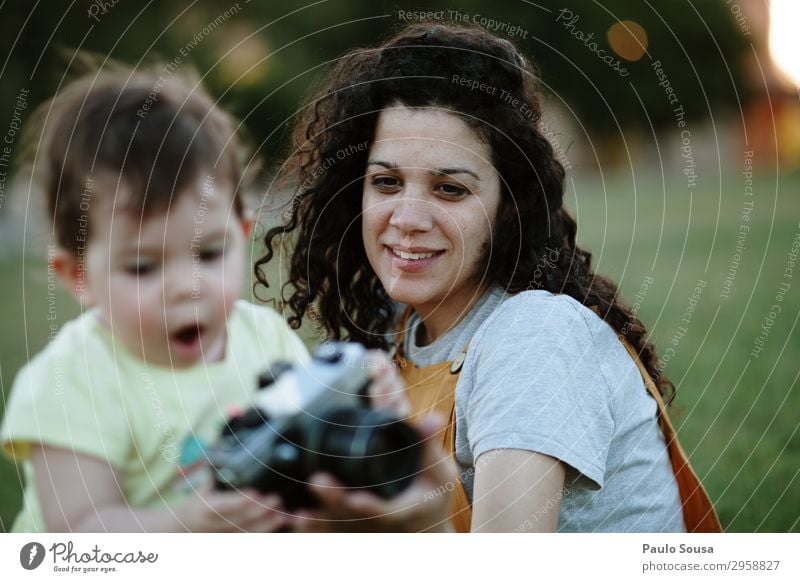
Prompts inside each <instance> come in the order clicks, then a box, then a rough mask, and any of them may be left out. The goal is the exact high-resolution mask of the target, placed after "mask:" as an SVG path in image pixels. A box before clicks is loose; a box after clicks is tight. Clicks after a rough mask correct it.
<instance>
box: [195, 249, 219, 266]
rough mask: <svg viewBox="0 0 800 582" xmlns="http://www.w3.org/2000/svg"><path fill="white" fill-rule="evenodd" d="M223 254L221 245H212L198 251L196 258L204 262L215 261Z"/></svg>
mask: <svg viewBox="0 0 800 582" xmlns="http://www.w3.org/2000/svg"><path fill="white" fill-rule="evenodd" d="M222 255H223V249H222V247H214V248H211V249H204V250H202V251H200V254H199V255H198V258H199V259H200V260H201V261H203V262H204V263H208V262H211V261H215V260H217V259H218V258H220V257H221V256H222Z"/></svg>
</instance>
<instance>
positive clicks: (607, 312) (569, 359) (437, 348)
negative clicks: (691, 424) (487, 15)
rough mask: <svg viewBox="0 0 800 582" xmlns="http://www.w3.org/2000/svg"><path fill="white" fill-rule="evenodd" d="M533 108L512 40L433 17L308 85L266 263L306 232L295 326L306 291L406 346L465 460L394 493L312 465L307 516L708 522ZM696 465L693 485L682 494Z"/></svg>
mask: <svg viewBox="0 0 800 582" xmlns="http://www.w3.org/2000/svg"><path fill="white" fill-rule="evenodd" d="M540 119H541V103H540V97H539V90H538V88H537V86H536V83H535V73H534V70H533V68H532V67H531V65H530V64H529V63H528V62H527V61H526V59H525V58H524V57H523V56H522V55H521V54H520V53H519V52H518V51H517V50H516V49H515V48H514V46H513V45H512V44H511V43H510V42H508V41H507V40H501V39H499V38H497V37H495V36H493V35H491V34H490V33H488V32H486V31H484V30H482V29H479V28H465V27H461V26H449V25H442V24H416V25H413V26H410V27H408V28H406V29H404V30H403V31H401V32H400V33H399V34H397V35H396V36H395V37H394V38H392V39H390V40H389V41H387V42H386V43H385V44H383V45H382V46H380V47H379V48H377V49H364V50H357V51H354V52H352V53H350V54H348V55H347V56H345V57H344V58H343V59H342V60H341V61H340V62H339V64H338V65H337V67H336V68H335V70H334V71H333V73H332V75H331V77H330V80H329V81H328V84H327V86H326V87H325V88H324V90H323V91H322V93H321V94H320V96H319V97H318V98H317V99H316V100H314V101H313V102H312V103H311V104H310V106H309V108H308V114H307V115H306V117H305V119H304V120H303V121H302V122H301V123H300V125H299V127H298V133H297V150H296V152H295V153H294V155H293V156H291V158H290V165H289V168H290V171H297V172H298V174H299V178H300V186H299V188H298V190H297V194H296V198H295V200H294V201H293V203H292V207H291V208H292V210H291V215H290V218H289V220H288V221H287V223H286V224H285V225H283V226H281V227H278V228H275V229H272V230H271V231H270V232H268V233H267V235H266V245H267V252H266V255H265V256H264V257H263V258H262V259H261V260H260V261H259V262H258V264H257V265H256V270H257V273H258V276H259V279H260V281H261V282H262V283H264V284H266V279H265V278H264V275H263V273H262V272H261V270H260V266H261V265H263V264H265V263H266V262H268V261H270V260H271V259H272V258H273V256H274V254H275V252H276V251H277V249H278V247H279V245H280V243H281V241H283V240H284V235H286V234H288V233H292V234H294V235H295V236H296V243H295V245H296V246H295V248H294V252H293V255H292V257H291V269H290V277H289V281H288V285H289V287H290V288H291V292H290V295H289V297H288V305H289V307H290V308H291V310H292V312H293V317H292V318H291V319H290V323H292V324H293V325H299V323H300V320H301V318H302V317H303V316H304V314H306V312H307V310H308V309H309V308H311V307H312V306H313V307H314V309H315V310H316V312H317V314H318V317H319V319H320V320H321V321H322V322H323V323H324V325H325V326H326V328H327V330H328V332H329V333H330V334H331V336H333V337H337V338H338V337H347V338H349V339H351V340H354V341H358V342H361V343H364V344H366V345H368V346H371V347H377V348H383V349H392V348H394V349H395V351H396V354H397V355H396V361H397V362H398V363H399V364H400V366H401V368H402V372H403V376H404V377H405V379H406V382H407V383H408V388H407V395H408V398H409V400H410V402H411V405H412V408H413V410H414V414H415V415H423V414H424V413H426V412H429V411H432V410H437V411H439V412H441V413H443V414H444V416H445V417H446V418H449V420H450V422H449V423H448V425H447V426H446V427H445V428H444V429H443V430H441V431H440V433H439V436H440V439H441V442H442V444H443V445H444V448H445V449H449V450H450V451H451V452H452V453H453V454H454V455H455V459H456V461H457V463H458V466H459V469H460V476H459V479H457V480H456V481H455V482H450V481H446V477H445V476H444V473H442V472H441V471H440V472H439V473H436V472H435V471H433V470H429V471H426V472H424V473H423V475H422V476H421V477H420V479H419V480H418V481H419V482H420V483H422V484H424V485H425V487H427V489H425V488H422V487H417V488H412V491H411V492H409V493H408V494H406V495H405V496H404V497H403V498H402V499H401V500H400V501H398V500H390V501H381V500H378V499H377V498H374V497H371V496H369V495H367V494H364V493H363V492H362V493H346V492H343V491H342V490H340V489H337V488H336V486H335V485H336V484H335V483H333V482H332V481H331V480H330V478H328V477H326V476H320V478H319V479H317V480H316V481H315V483H316V488H317V492H318V494H319V495H320V497H321V498H322V499H323V501H324V503H325V507H326V510H327V513H321V514H316V515H314V514H312V515H304V516H302V517H306V518H315V519H318V520H319V519H320V518H335V519H349V520H352V519H356V520H365V521H359V522H357V523H359V524H360V525H361V526H364V527H366V524H369V525H370V526H373V525H375V524H376V523H377V524H379V525H378V526H379V527H385V528H388V529H406V530H408V529H411V530H415V529H416V530H419V529H428V530H432V529H448V528H454V529H456V530H458V531H467V530H472V531H583V532H586V531H659V532H662V531H663V532H674V531H685V530H686V529H689V530H695V529H698V526H697V525H696V524H695V518H691V519H689V520H686V521H685V517H686V515H685V514H686V511H685V507H684V510H682V503H683V504H685V503H687V502H689V503H695V502H697V501H698V497H699V498H700V499H699V501H700V509H699V511H700V513H701V514H702V518H703V519H705V522H703V523H706V525H708V524H711V525H708V528H710V529H714V523H716V518H715V515H714V513H713V508H712V507H711V506H710V503H708V499H707V497H706V496H705V492H704V491H703V490H702V487H701V486H700V485H699V483H698V482H697V481H696V479H695V478H694V474H693V473H692V472H691V469H690V468H689V467H688V465H686V464H684V463H683V461H685V459H682V458H681V455H680V451H679V450H678V449H675V447H673V449H674V451H668V446H667V443H668V442H671V441H672V437H673V436H674V435H673V434H671V433H669V432H668V431H669V427H667V426H666V425H667V424H668V422H666V423H665V422H664V420H665V417H663V416H662V420H661V424H662V425H664V427H665V430H663V431H662V429H661V427H660V423H659V415H658V414H657V410H658V405H657V400H658V401H660V400H661V398H662V397H670V396H671V393H672V385H671V384H670V383H669V381H668V380H667V379H666V378H665V377H663V375H661V373H660V369H659V366H658V360H657V356H656V354H655V351H654V348H653V346H652V345H651V344H649V343H648V342H647V339H646V330H645V328H644V326H643V325H642V323H641V322H640V321H639V320H638V319H637V318H636V316H635V314H634V313H633V312H632V311H631V310H630V309H629V308H627V307H626V306H625V305H623V304H622V303H621V301H620V300H619V298H618V291H617V287H616V286H615V285H614V284H613V283H612V282H611V281H609V280H608V279H605V278H603V277H600V276H598V275H596V274H595V273H594V272H593V271H592V269H591V265H590V258H591V256H590V254H589V253H588V252H587V251H585V250H583V249H581V248H579V247H578V246H576V243H575V234H576V228H577V225H576V222H575V220H574V219H573V218H572V217H571V216H570V215H569V213H568V212H567V210H566V209H565V208H564V207H563V200H562V199H563V191H564V169H563V167H562V165H561V163H559V161H558V160H557V159H556V156H555V154H554V152H553V148H552V147H551V144H550V143H549V142H548V141H547V139H546V138H545V137H544V135H543V133H542V128H541V121H540ZM406 306H407V308H406ZM626 346H627V347H626ZM628 348H629V349H628ZM647 384H649V385H650V387H651V389H650V391H648V388H647V387H646V385H647ZM665 435H666V436H665ZM675 444H676V443H675ZM671 453H673V454H671ZM671 458H672V462H671ZM676 474H677V475H678V478H677V479H676ZM686 478H690V480H693V481H692V482H693V483H694V484H696V486H695V485H691V487H690V489H692V488H693V490H694V493H695V495H694V496H693V498H692V497H691V496H688V495H684V494H683V490H681V491H679V482H683V481H685V480H686ZM684 489H685V488H684ZM451 491H454V495H455V504H454V508H453V509H452V513H451V514H450V519H449V521H446V520H444V519H443V518H442V515H447V511H446V510H445V511H442V508H443V507H445V509H449V496H448V495H447V493H449V492H451ZM682 495H683V497H684V498H683V499H682ZM701 521H702V520H701ZM302 523H305V524H309V523H316V524H318V525H319V524H320V523H322V522H321V521H313V520H311V521H305V522H302ZM328 525H329V524H328ZM717 525H718V524H717ZM699 529H703V527H700V528H699Z"/></svg>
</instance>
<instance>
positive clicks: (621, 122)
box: [0, 0, 751, 159]
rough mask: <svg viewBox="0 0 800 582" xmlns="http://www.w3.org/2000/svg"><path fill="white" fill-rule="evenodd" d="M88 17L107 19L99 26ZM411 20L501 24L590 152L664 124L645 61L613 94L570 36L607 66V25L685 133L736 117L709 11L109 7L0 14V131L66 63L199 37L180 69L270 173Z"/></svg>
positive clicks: (713, 0)
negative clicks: (639, 48) (312, 116)
mask: <svg viewBox="0 0 800 582" xmlns="http://www.w3.org/2000/svg"><path fill="white" fill-rule="evenodd" d="M100 5H104V6H105V7H106V8H105V10H106V12H105V13H103V12H102V10H103V9H102V8H98V6H100ZM237 6H238V9H237V8H236V7H237ZM564 6H568V7H569V11H570V13H571V15H574V16H578V20H577V21H576V22H574V24H573V26H574V28H570V29H567V28H565V24H566V23H567V22H569V21H570V20H572V18H574V16H572V17H571V18H567V17H566V16H567V14H566V13H561V12H560V11H561V10H562V8H563V7H564ZM93 7H94V8H93ZM667 9H668V15H667V16H665V14H664V12H665V10H667ZM90 10H91V11H93V12H94V17H90V16H89V12H90ZM226 10H233V11H236V14H235V15H234V16H232V17H231V18H228V19H226V20H225V21H224V22H222V23H221V24H220V25H219V26H218V27H217V28H216V29H215V30H214V31H213V32H212V33H211V34H208V35H202V30H203V28H204V27H206V26H208V25H209V23H213V22H214V21H215V20H216V19H217V18H219V17H220V16H221V15H223V14H224V12H225V11H226ZM419 11H424V12H434V13H435V12H441V13H442V16H444V17H445V18H450V17H451V16H454V15H455V16H456V20H457V19H458V18H463V17H464V16H466V17H467V18H468V20H470V21H472V20H473V19H477V22H478V23H480V22H488V21H485V20H483V19H492V20H494V21H496V22H498V23H503V24H506V23H507V24H508V25H509V26H508V27H507V28H504V29H503V30H500V32H499V35H500V36H503V35H504V32H506V31H509V30H511V28H510V27H511V26H516V27H519V28H520V29H521V30H520V32H519V33H515V34H513V35H512V36H510V37H509V38H510V40H512V41H514V42H516V43H517V44H518V45H519V46H520V47H521V48H522V49H523V50H524V51H525V52H526V54H529V55H532V56H533V58H534V60H535V62H536V63H537V65H538V66H539V68H540V70H541V78H542V79H543V80H544V83H545V85H546V86H547V87H548V88H549V89H550V91H551V93H552V95H553V96H554V97H553V98H554V99H557V100H558V101H559V102H561V104H562V107H564V108H568V109H569V110H571V116H574V117H575V118H577V119H579V120H580V122H581V124H582V125H583V126H584V127H585V129H586V130H587V131H588V132H589V134H590V135H592V137H594V138H595V139H599V138H602V137H611V138H613V137H614V136H616V135H618V134H619V132H620V131H639V130H642V131H649V126H650V125H651V124H652V126H654V127H655V128H656V129H660V128H662V127H664V126H668V125H670V124H671V123H673V112H672V110H671V108H670V106H669V104H668V103H667V101H666V100H665V99H664V89H663V88H662V87H660V86H658V84H657V83H655V82H653V81H654V79H655V74H654V72H653V70H652V69H651V67H650V60H649V59H642V60H639V61H638V62H628V61H625V60H624V59H619V57H616V55H615V57H616V59H617V60H621V62H622V66H624V67H625V68H626V69H627V71H628V72H629V75H628V76H627V77H625V79H624V81H625V82H624V83H621V82H620V75H619V74H618V73H617V72H615V71H614V70H613V68H612V67H609V66H606V65H605V64H604V63H603V62H602V61H601V60H600V59H599V58H598V56H597V55H596V54H595V52H592V51H591V50H589V49H588V48H587V46H586V44H587V42H586V41H584V42H582V41H581V40H579V38H576V36H575V34H576V33H577V32H583V33H585V34H586V35H589V34H593V39H591V40H590V41H589V43H588V44H591V42H592V41H596V42H597V43H598V45H599V47H600V48H604V49H606V50H607V51H608V53H609V54H613V53H612V52H611V50H609V47H608V40H607V34H606V33H607V31H608V29H609V28H610V27H611V26H612V25H613V24H614V23H616V22H618V21H626V20H629V21H634V22H637V23H639V24H640V25H641V26H642V27H643V29H644V30H645V31H646V35H647V46H648V50H649V51H650V52H651V53H652V54H653V55H655V57H654V58H656V59H658V60H660V61H661V63H662V65H663V67H664V70H666V71H668V72H669V80H670V83H671V85H672V87H673V89H674V90H675V92H676V93H677V94H678V95H680V96H683V99H682V104H683V105H684V108H685V109H686V113H687V118H688V119H698V118H706V117H707V116H708V115H709V112H710V111H713V112H714V114H716V115H719V114H723V115H724V114H726V113H729V112H731V111H734V112H735V111H736V110H738V108H739V107H740V106H741V104H742V102H743V101H746V100H747V98H748V93H749V91H748V87H747V83H746V81H745V79H744V75H743V73H742V67H741V65H742V63H743V62H744V61H745V60H746V59H748V57H750V56H751V54H750V49H749V48H748V43H747V42H746V39H745V38H744V37H743V36H742V34H741V32H740V30H739V29H738V28H737V27H736V23H735V21H734V18H733V16H732V15H731V13H730V10H728V8H727V7H726V5H725V3H724V2H723V1H721V0H695V1H694V2H691V3H682V2H675V3H674V5H673V6H670V7H669V8H667V7H666V6H664V5H663V4H659V5H657V6H656V5H652V4H651V3H650V2H647V1H646V0H644V1H640V0H636V1H630V0H603V2H595V1H592V0H584V1H571V2H553V1H551V0H543V1H540V2H537V3H532V2H523V1H512V2H502V3H500V2H493V3H487V2H485V1H480V0H458V1H446V0H445V1H442V0H432V1H429V2H427V3H419V2H387V1H385V0H347V1H345V0H327V1H326V0H322V1H317V2H305V1H301V2H266V1H263V2H262V1H252V2H244V0H240V2H238V3H237V2H232V3H228V2H227V1H223V2H219V1H216V2H212V1H195V2H169V1H150V2H146V3H144V2H128V1H124V0H118V2H117V3H116V4H113V5H112V2H99V1H98V2H87V1H82V2H66V1H60V0H54V1H49V2H44V1H41V0H40V1H38V2H26V1H20V0H16V1H12V2H6V3H5V6H4V7H3V8H2V14H3V18H2V20H0V38H2V41H0V42H1V43H2V44H0V46H2V47H3V49H2V52H0V56H4V57H6V62H5V65H4V70H3V71H2V78H3V84H4V87H5V90H4V91H3V96H2V101H0V119H4V118H5V117H6V116H5V115H4V114H5V113H6V112H8V111H10V110H11V108H13V102H14V93H13V92H12V91H10V90H9V88H11V87H23V86H24V87H28V88H30V90H31V100H30V104H31V105H32V106H33V105H35V104H36V103H38V102H40V101H42V100H44V99H46V98H48V97H49V96H50V95H51V94H52V93H53V89H54V88H56V87H58V86H60V85H61V84H62V83H63V82H64V74H65V72H66V71H67V69H68V65H69V62H70V60H71V59H73V58H74V54H75V51H76V49H80V50H85V51H92V52H95V53H99V54H101V55H108V56H109V57H110V58H112V59H116V60H119V61H122V62H125V63H129V64H132V65H139V64H142V63H148V62H152V61H155V60H160V61H163V62H165V63H168V62H171V61H172V60H173V59H174V58H175V57H179V56H180V54H181V53H180V51H181V50H182V49H184V50H185V49H186V48H187V46H188V45H189V43H191V42H192V41H193V39H194V40H196V37H197V35H198V34H200V35H202V38H201V40H200V41H199V42H198V43H197V44H196V48H192V49H191V50H190V51H189V58H187V59H183V61H184V63H183V64H184V65H185V64H194V66H195V67H196V68H197V69H198V70H199V71H202V74H203V75H205V80H206V84H207V86H208V87H209V89H211V91H212V92H213V93H214V94H216V95H220V96H221V102H222V104H223V105H224V106H226V107H228V108H229V109H230V110H231V111H232V112H233V113H235V114H236V115H237V116H238V117H240V118H242V119H244V121H245V124H246V126H247V128H248V129H249V131H250V133H251V134H252V135H253V136H258V141H259V143H260V144H261V149H262V150H263V153H264V154H266V155H267V157H268V158H269V159H273V158H274V157H275V156H276V155H277V154H279V153H283V152H284V149H283V148H284V147H285V145H286V143H287V135H288V133H287V121H290V120H291V119H292V117H293V116H294V115H295V113H296V112H297V110H298V107H299V105H300V103H301V100H302V97H303V96H305V95H307V94H308V91H309V87H310V86H312V85H313V84H314V82H315V80H316V79H318V78H319V76H320V75H321V74H322V73H323V72H324V70H325V69H326V68H327V67H328V66H329V63H330V62H331V61H332V60H334V59H336V58H337V57H339V56H341V55H342V54H344V53H345V52H347V51H348V50H351V49H353V48H354V47H361V46H369V45H374V44H376V43H378V42H379V41H380V40H381V39H383V38H384V37H386V36H387V34H389V33H390V32H391V31H392V30H395V29H397V28H400V27H402V26H403V25H404V24H406V23H408V22H409V18H408V17H407V16H405V15H407V14H408V13H409V12H419ZM558 18H560V20H559V21H557V19H558ZM506 36H507V37H508V36H509V35H506ZM634 88H635V90H634ZM609 100H611V101H612V102H609ZM262 142H263V143H262Z"/></svg>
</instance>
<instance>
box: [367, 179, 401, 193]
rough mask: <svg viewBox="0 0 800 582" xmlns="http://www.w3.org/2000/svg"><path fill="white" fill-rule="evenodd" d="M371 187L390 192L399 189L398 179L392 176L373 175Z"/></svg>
mask: <svg viewBox="0 0 800 582" xmlns="http://www.w3.org/2000/svg"><path fill="white" fill-rule="evenodd" d="M372 187H373V188H375V189H376V190H377V191H378V192H383V193H392V192H397V190H399V189H400V180H399V179H398V178H394V177H392V176H374V177H373V178H372Z"/></svg>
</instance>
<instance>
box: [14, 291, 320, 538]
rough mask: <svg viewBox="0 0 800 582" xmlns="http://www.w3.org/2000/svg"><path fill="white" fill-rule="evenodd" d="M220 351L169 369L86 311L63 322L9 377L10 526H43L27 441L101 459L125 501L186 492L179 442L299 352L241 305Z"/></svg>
mask: <svg viewBox="0 0 800 582" xmlns="http://www.w3.org/2000/svg"><path fill="white" fill-rule="evenodd" d="M226 349H227V352H226V355H225V358H224V360H222V361H220V362H214V363H201V364H199V365H196V366H194V367H192V368H189V369H183V370H172V369H170V368H165V367H156V366H152V365H151V366H148V365H146V364H145V363H144V362H142V361H141V360H139V359H138V358H135V357H134V356H132V355H131V354H130V353H129V352H127V351H126V350H125V349H124V348H123V347H122V346H121V345H119V344H118V343H116V342H115V341H114V340H113V338H112V337H111V335H110V332H109V331H108V329H107V327H106V326H105V325H104V324H103V323H102V322H101V321H100V319H99V317H98V316H97V313H96V312H95V311H89V312H87V313H85V314H84V315H82V316H81V317H79V318H77V319H75V320H73V321H71V322H69V323H67V324H65V325H64V326H63V328H62V329H61V330H60V331H59V333H58V335H57V336H56V337H55V338H54V339H53V341H52V342H51V343H50V344H49V345H48V346H47V347H46V348H45V349H44V350H43V351H42V352H41V353H39V354H38V355H37V356H36V357H35V358H34V359H33V360H31V362H30V363H29V364H28V365H27V366H26V367H25V368H23V369H22V371H20V373H19V374H18V375H17V378H16V380H15V382H14V386H13V389H12V392H11V397H10V399H9V402H8V406H7V408H6V414H5V418H4V420H3V425H2V428H0V442H2V445H3V449H4V450H5V452H6V453H7V454H9V455H10V456H11V457H12V458H13V459H15V460H16V461H17V462H20V463H22V464H23V465H24V468H25V474H26V478H27V484H28V485H27V487H26V490H25V500H24V505H23V509H22V511H21V512H20V514H19V515H18V517H17V520H16V522H15V523H14V526H13V531H34V532H35V531H44V530H45V527H44V522H43V520H42V516H41V512H40V509H39V504H38V502H37V499H36V494H35V490H34V487H33V482H32V479H31V477H32V475H31V468H30V464H29V462H28V461H27V459H28V453H29V445H30V443H42V444H46V445H49V446H53V447H61V448H64V449H68V450H71V451H73V450H74V451H75V452H76V453H80V454H83V455H90V456H92V457H95V458H99V459H101V460H103V461H105V462H107V463H109V464H110V465H111V466H113V467H114V468H115V469H116V470H117V471H118V474H119V476H120V484H119V485H120V489H121V493H122V495H123V496H124V498H125V500H126V501H127V503H128V504H129V505H130V506H131V507H135V508H141V509H145V508H146V509H159V508H167V507H172V506H174V505H175V504H176V503H178V502H180V501H181V499H182V498H183V497H184V496H185V495H186V494H187V493H186V492H185V491H186V488H185V487H184V488H180V487H178V485H179V484H180V482H181V481H182V479H181V478H180V476H179V473H178V460H179V456H180V452H181V448H182V445H183V443H184V441H185V440H186V439H187V438H188V437H190V436H194V437H197V438H199V439H201V440H202V441H203V442H206V443H210V442H214V441H215V440H216V438H217V436H218V435H219V431H220V429H221V427H222V423H223V421H224V418H225V417H226V416H228V414H229V412H230V411H231V408H232V407H239V408H244V407H246V406H247V405H248V404H249V403H250V401H251V396H252V394H253V393H254V392H255V391H256V388H257V386H256V380H257V377H258V375H259V374H260V373H261V372H263V371H264V370H266V369H267V368H268V364H270V363H273V362H275V361H278V360H289V361H304V360H306V359H307V358H308V352H307V351H306V349H305V347H304V345H303V343H302V342H301V341H300V339H299V338H298V337H297V336H296V335H295V334H294V333H293V332H292V331H291V330H290V329H289V327H288V326H287V325H286V323H285V322H284V321H283V319H282V318H281V317H280V315H278V314H277V313H276V312H274V311H273V310H271V309H268V308H265V307H260V306H256V305H252V304H250V303H247V302H245V301H238V302H237V303H236V306H235V307H234V309H233V310H232V312H231V315H230V318H229V320H228V344H227V348H226ZM45 478H47V477H45ZM56 486H58V482H57V481H56Z"/></svg>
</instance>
